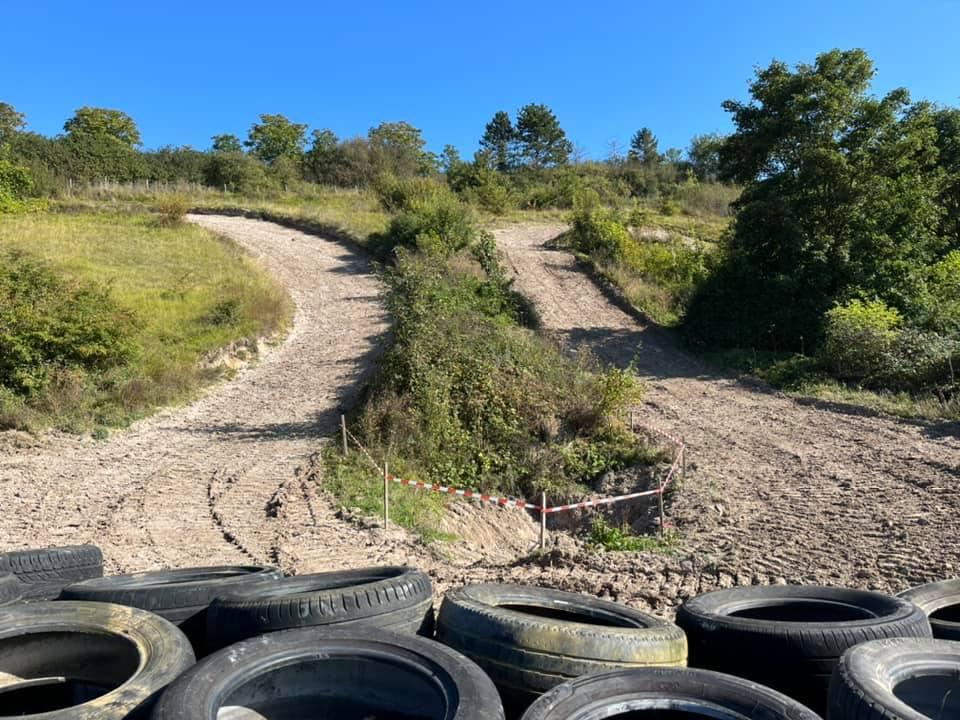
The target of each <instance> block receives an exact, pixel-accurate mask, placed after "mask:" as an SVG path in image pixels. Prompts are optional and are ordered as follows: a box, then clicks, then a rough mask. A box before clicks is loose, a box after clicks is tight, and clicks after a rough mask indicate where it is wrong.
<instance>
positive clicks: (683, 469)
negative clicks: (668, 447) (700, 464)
mask: <svg viewBox="0 0 960 720" xmlns="http://www.w3.org/2000/svg"><path fill="white" fill-rule="evenodd" d="M680 457H681V458H682V460H681V461H680V463H681V464H680V477H681V478H682V479H683V481H684V482H686V480H687V439H686V438H685V437H684V436H683V435H681V436H680Z"/></svg>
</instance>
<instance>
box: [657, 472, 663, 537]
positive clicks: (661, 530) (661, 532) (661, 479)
mask: <svg viewBox="0 0 960 720" xmlns="http://www.w3.org/2000/svg"><path fill="white" fill-rule="evenodd" d="M664 487H665V486H664V484H663V478H660V492H658V493H657V502H658V503H659V504H660V537H663V531H664V528H663V522H664V517H663V489H664Z"/></svg>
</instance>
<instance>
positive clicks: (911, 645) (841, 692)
mask: <svg viewBox="0 0 960 720" xmlns="http://www.w3.org/2000/svg"><path fill="white" fill-rule="evenodd" d="M958 676H960V643H958V642H954V641H951V640H929V639H926V638H893V639H888V640H874V641H872V642H867V643H863V644H861V645H857V646H856V647H854V648H851V649H850V650H848V651H847V652H845V653H844V654H843V657H842V658H840V662H839V664H838V665H837V669H836V671H835V672H834V675H833V678H831V681H830V704H829V709H828V711H827V712H828V715H827V717H829V718H832V719H834V720H847V719H848V718H849V719H850V720H927V719H928V718H938V717H939V718H955V717H960V693H957V692H956V689H957V677H958Z"/></svg>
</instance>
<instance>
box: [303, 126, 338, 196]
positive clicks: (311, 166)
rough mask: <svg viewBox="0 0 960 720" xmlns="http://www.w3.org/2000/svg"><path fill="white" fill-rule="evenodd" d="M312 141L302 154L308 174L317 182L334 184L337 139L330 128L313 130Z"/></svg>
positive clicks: (336, 162)
mask: <svg viewBox="0 0 960 720" xmlns="http://www.w3.org/2000/svg"><path fill="white" fill-rule="evenodd" d="M310 138H311V140H312V143H311V145H310V149H309V150H307V152H306V154H305V155H304V156H303V164H304V167H305V168H306V171H307V173H308V176H309V177H310V178H311V179H312V180H313V181H314V182H318V183H329V184H334V182H335V179H336V165H337V164H338V160H339V152H338V150H339V141H338V140H337V136H336V135H335V134H334V133H333V131H332V130H314V131H313V132H312V133H311V134H310Z"/></svg>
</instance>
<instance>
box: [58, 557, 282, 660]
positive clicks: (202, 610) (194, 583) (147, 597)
mask: <svg viewBox="0 0 960 720" xmlns="http://www.w3.org/2000/svg"><path fill="white" fill-rule="evenodd" d="M281 577H283V575H282V574H281V573H280V571H279V570H277V569H276V568H273V567H262V566H258V565H254V566H230V565H227V566H217V567H200V568H183V569H179V570H153V571H150V572H142V573H133V574H131V575H113V576H108V577H102V578H95V579H93V580H86V581H84V582H79V583H76V584H74V585H69V586H68V587H65V588H64V589H63V592H61V593H60V599H61V600H91V601H94V602H109V603H116V604H117V605H127V606H129V607H136V608H140V609H142V610H149V611H150V612H153V613H156V614H157V615H159V616H160V617H162V618H165V619H167V620H169V621H170V622H172V623H174V624H175V625H179V626H180V629H181V630H183V632H184V633H186V635H187V637H188V638H189V639H190V642H191V643H193V648H194V651H195V652H196V654H197V657H203V656H204V655H205V654H206V628H207V608H208V607H209V605H210V603H211V602H212V601H213V599H214V598H215V597H217V596H218V595H222V594H224V593H227V592H230V591H233V590H239V589H240V588H244V587H248V586H250V585H252V584H256V583H260V582H265V581H274V580H278V579H279V578H281Z"/></svg>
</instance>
